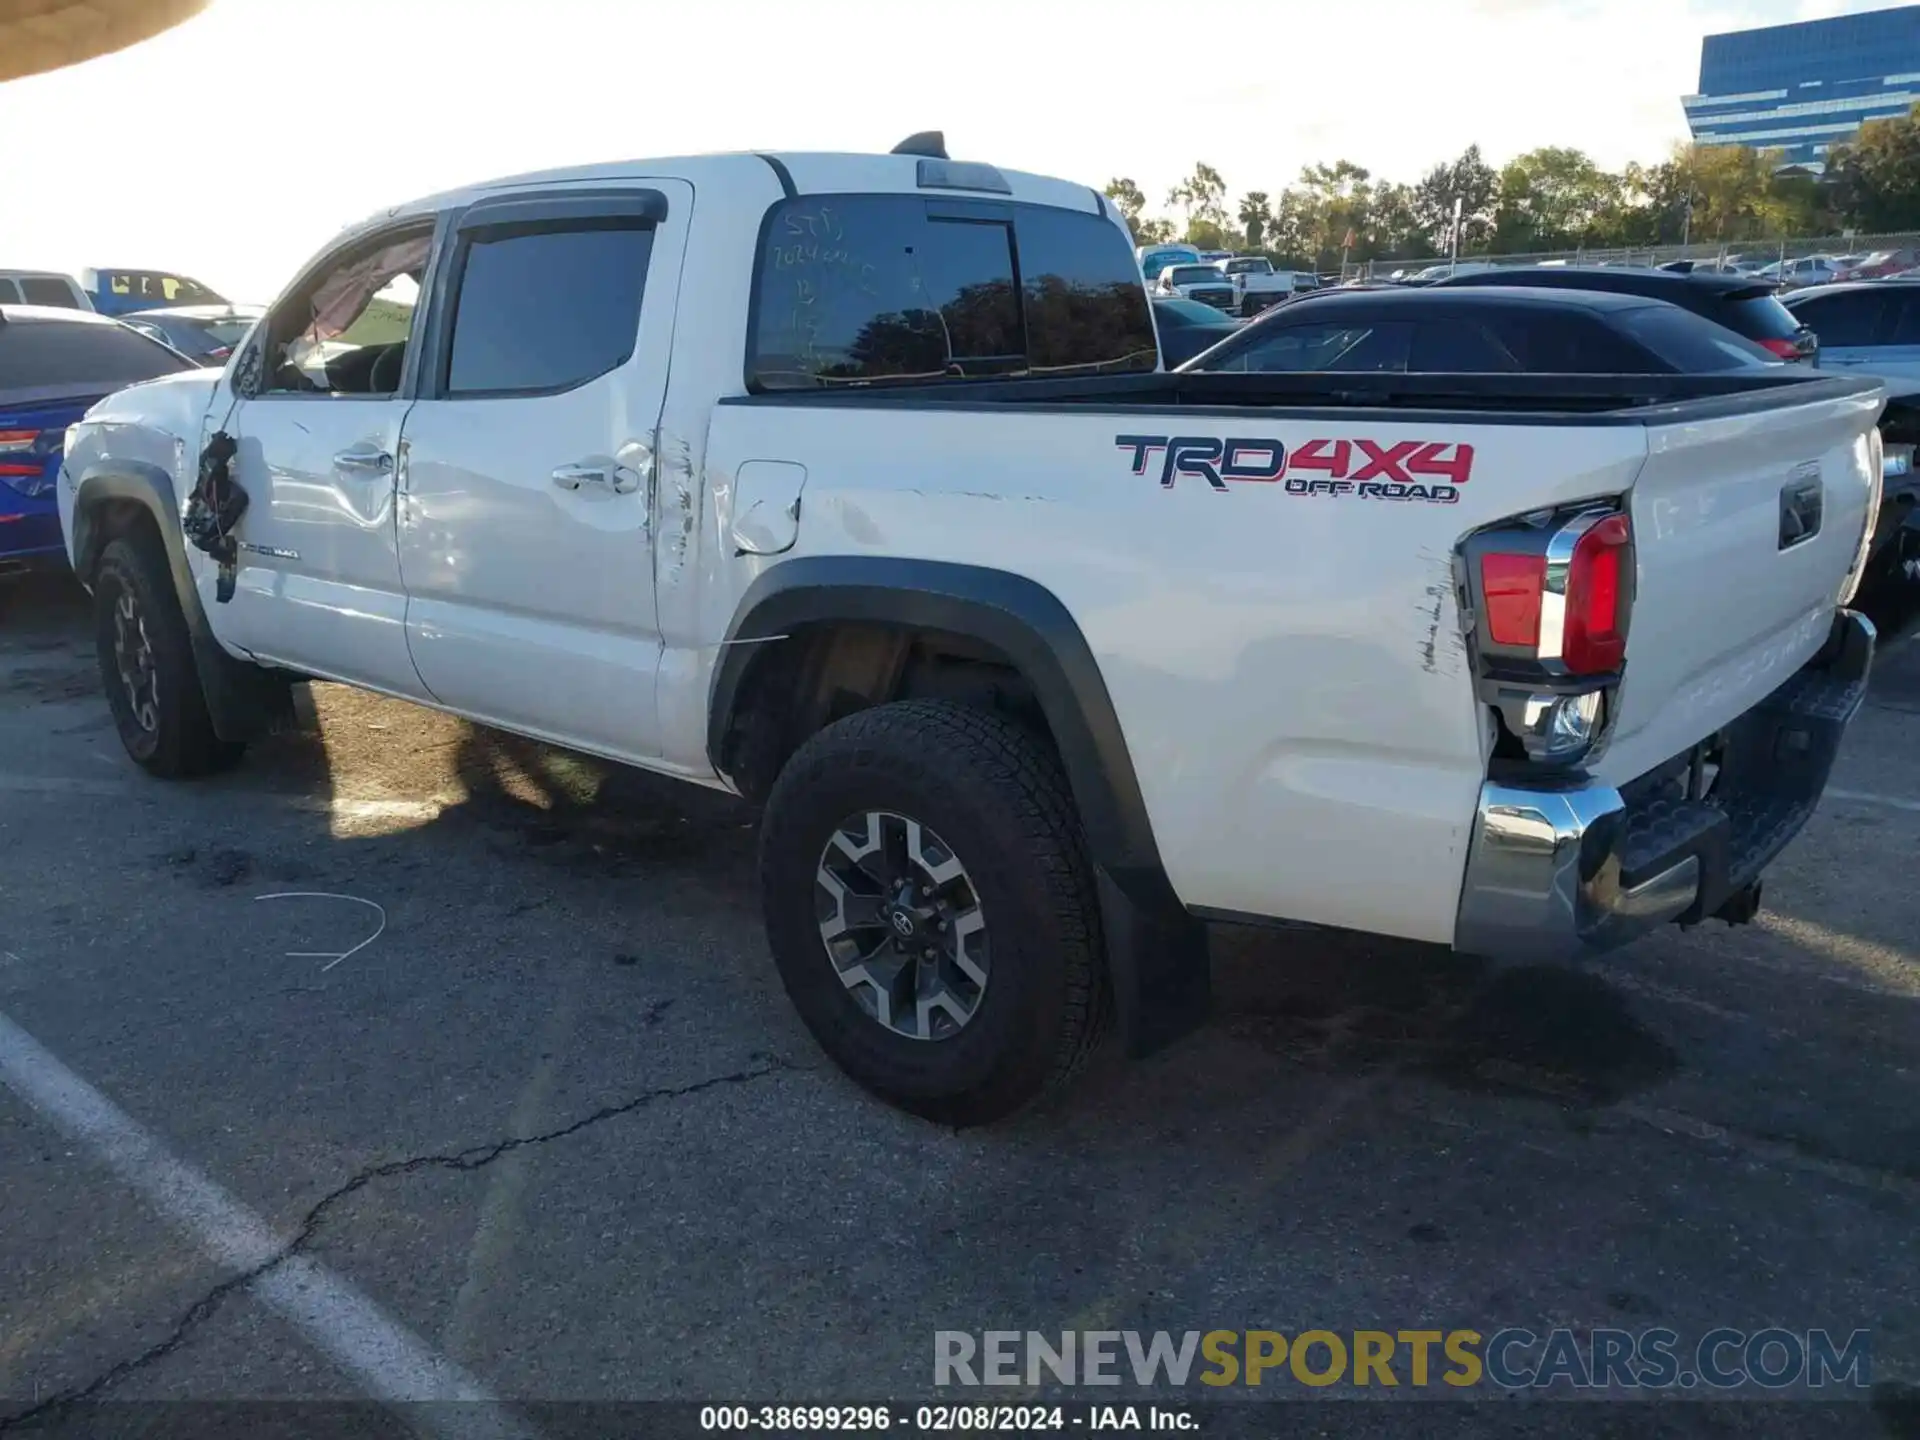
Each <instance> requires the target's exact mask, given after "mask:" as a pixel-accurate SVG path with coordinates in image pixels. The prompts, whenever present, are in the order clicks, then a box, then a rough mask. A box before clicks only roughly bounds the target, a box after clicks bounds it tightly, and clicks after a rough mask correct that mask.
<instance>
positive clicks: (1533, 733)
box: [1461, 506, 1633, 765]
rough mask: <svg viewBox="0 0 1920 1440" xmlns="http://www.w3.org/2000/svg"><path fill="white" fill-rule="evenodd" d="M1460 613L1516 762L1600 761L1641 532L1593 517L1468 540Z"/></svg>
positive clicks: (1603, 514) (1589, 513) (1546, 521)
mask: <svg viewBox="0 0 1920 1440" xmlns="http://www.w3.org/2000/svg"><path fill="white" fill-rule="evenodd" d="M1461 558H1462V561H1463V562H1464V563H1463V570H1464V572H1465V573H1464V576H1463V578H1464V580H1465V586H1464V590H1463V595H1462V602H1461V603H1462V611H1463V615H1464V616H1465V618H1467V619H1468V621H1469V628H1470V633H1471V637H1472V640H1473V649H1474V656H1475V662H1476V665H1477V667H1478V671H1479V689H1480V694H1481V697H1482V699H1484V700H1485V701H1486V702H1487V703H1488V704H1489V705H1490V706H1492V707H1493V709H1494V710H1495V711H1496V713H1497V714H1498V715H1499V718H1500V725H1501V729H1502V730H1503V731H1504V732H1505V737H1506V738H1505V741H1504V743H1505V744H1507V745H1508V746H1510V747H1517V749H1518V752H1519V753H1518V755H1517V756H1516V757H1515V758H1525V759H1527V760H1529V761H1533V762H1536V763H1545V764H1552V765H1566V764H1572V763H1576V762H1578V761H1580V760H1582V759H1585V758H1588V757H1589V756H1591V755H1592V753H1593V752H1594V750H1595V747H1596V746H1597V744H1598V743H1599V741H1600V740H1601V738H1602V737H1603V736H1604V733H1605V730H1606V725H1607V719H1608V715H1607V697H1608V694H1609V693H1610V692H1611V691H1612V689H1613V688H1614V686H1615V684H1616V683H1617V682H1618V680H1619V676H1620V672H1621V670H1622V669H1623V668H1624V666H1625V664H1626V653H1627V621H1628V617H1629V614H1630V611H1631V608H1632V598H1633V522H1632V520H1631V519H1630V518H1629V517H1628V516H1627V515H1626V514H1625V513H1624V512H1622V511H1619V510H1615V509H1612V508H1601V507H1597V506H1591V507H1588V508H1586V509H1584V510H1581V511H1579V512H1577V513H1571V514H1565V513H1563V514H1550V513H1549V514H1540V515H1535V516H1530V517H1527V518H1526V519H1523V520H1515V521H1509V522H1505V523H1502V524H1500V525H1497V526H1495V527H1493V528H1491V529H1488V530H1482V531H1480V532H1478V533H1477V534H1475V535H1472V536H1470V537H1468V539H1467V541H1466V543H1465V545H1464V546H1463V547H1462V557H1461Z"/></svg>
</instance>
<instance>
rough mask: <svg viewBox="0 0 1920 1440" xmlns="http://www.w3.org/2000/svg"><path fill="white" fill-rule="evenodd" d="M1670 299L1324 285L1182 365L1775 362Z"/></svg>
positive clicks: (1757, 365) (1550, 369) (1487, 369)
mask: <svg viewBox="0 0 1920 1440" xmlns="http://www.w3.org/2000/svg"><path fill="white" fill-rule="evenodd" d="M1778 363H1779V362H1778V361H1777V360H1775V359H1774V357H1773V356H1772V355H1770V354H1769V353H1768V352H1767V351H1765V350H1762V349H1761V348H1760V347H1759V346H1758V345H1755V344H1753V343H1752V342H1750V341H1747V340H1743V339H1741V338H1740V337H1739V336H1738V335H1734V334H1731V333H1729V332H1728V331H1727V330H1725V329H1724V328H1722V327H1721V326H1718V325H1715V324H1713V323H1712V322H1710V321H1707V320H1702V319H1701V318H1700V317H1699V316H1697V315H1692V314H1689V313H1688V312H1687V311H1685V310H1682V309H1680V308H1679V307H1678V306H1677V305H1668V304H1665V303H1664V302H1662V301H1659V300H1648V299H1644V298H1643V297H1641V296H1638V295H1615V294H1610V293H1608V292H1606V291H1603V290H1578V289H1559V290H1554V289H1531V290H1530V289H1523V288H1520V287H1507V286H1487V287H1484V288H1482V287H1475V286H1465V285H1463V286H1458V287H1453V286H1437V285H1435V286H1425V287H1422V288H1419V289H1412V290H1409V289H1404V288H1392V289H1385V290H1373V291H1349V290H1329V291H1326V292H1324V293H1322V294H1320V295H1312V296H1302V297H1301V298H1300V299H1298V300H1296V301H1294V302H1293V303H1292V304H1291V305H1288V306H1287V307H1285V308H1284V309H1281V310H1275V311H1273V312H1271V313H1270V314H1268V315H1266V316H1264V317H1262V318H1261V319H1259V320H1256V321H1254V322H1253V323H1252V324H1250V325H1246V326H1243V327H1242V328H1241V331H1240V333H1239V334H1237V335H1235V336H1233V337H1231V338H1230V339H1228V340H1226V341H1224V342H1222V343H1221V344H1219V345H1216V346H1215V347H1214V348H1213V349H1211V350H1209V351H1207V352H1206V353H1205V354H1203V355H1200V356H1197V357H1196V358H1195V359H1194V360H1192V361H1191V362H1189V363H1188V364H1186V365H1183V366H1181V367H1180V368H1181V369H1182V370H1192V371H1203V372H1211V371H1248V372H1258V373H1271V372H1276V371H1326V370H1332V371H1343V372H1359V373H1374V374H1397V373H1401V372H1406V373H1411V374H1421V375H1429V374H1431V375H1524V374H1548V375H1696V374H1707V373H1718V372H1721V371H1728V370H1756V369H1764V368H1766V367H1767V366H1769V365H1774V364H1778Z"/></svg>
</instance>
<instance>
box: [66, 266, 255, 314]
mask: <svg viewBox="0 0 1920 1440" xmlns="http://www.w3.org/2000/svg"><path fill="white" fill-rule="evenodd" d="M80 288H81V289H82V290H85V291H86V292H87V298H88V299H90V300H92V301H93V308H94V309H95V310H97V311H99V312H100V313H101V314H102V315H130V314H132V313H133V312H134V311H136V310H158V309H160V308H162V307H163V306H164V307H172V306H175V305H224V304H226V303H227V297H226V296H224V295H216V294H215V293H214V292H213V291H212V290H209V289H208V288H207V287H206V286H205V285H202V284H201V283H200V282H199V281H198V280H194V279H192V278H190V277H188V276H186V275H175V274H172V273H171V272H169V271H166V270H82V271H81V272H80Z"/></svg>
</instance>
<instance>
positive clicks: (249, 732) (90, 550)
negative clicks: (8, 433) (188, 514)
mask: <svg viewBox="0 0 1920 1440" xmlns="http://www.w3.org/2000/svg"><path fill="white" fill-rule="evenodd" d="M73 488H74V496H73V522H72V523H73V536H72V538H71V540H70V542H69V545H68V551H69V554H70V555H71V556H72V559H73V565H74V573H75V574H76V575H77V576H78V577H79V579H80V583H81V584H83V585H85V586H86V587H87V588H88V589H89V590H91V589H92V588H93V575H92V572H93V567H94V563H95V562H96V561H97V560H98V559H99V552H100V551H101V550H103V549H104V548H105V544H106V542H105V540H104V539H103V538H102V537H100V536H98V535H97V534H96V533H95V524H96V520H97V517H98V515H99V512H100V509H101V507H102V506H104V505H107V504H109V503H111V502H113V501H121V500H124V501H131V502H132V503H134V504H136V505H138V506H140V507H141V508H142V509H143V510H145V511H146V512H147V513H148V515H149V516H151V517H152V519H153V523H154V528H155V529H156V530H157V531H158V532H159V534H160V544H161V548H162V549H164V550H165V551H166V556H167V573H168V574H169V575H171V576H172V577H173V592H174V598H175V599H176V600H177V601H178V602H179V604H180V613H181V614H182V615H183V616H185V617H186V622H187V637H188V639H189V640H190V641H191V642H192V644H193V661H194V669H195V670H196V671H197V672H198V674H199V677H200V690H201V693H202V694H203V695H204V696H205V697H206V701H207V714H208V716H209V718H211V719H212V721H213V729H214V733H215V734H217V735H219V737H220V738H221V739H222V740H251V739H253V738H255V737H256V736H258V735H262V734H264V733H266V732H267V731H268V730H270V729H272V728H273V726H274V725H275V723H277V722H278V721H279V720H280V719H281V718H282V716H283V713H284V712H285V711H286V710H287V708H288V704H289V699H288V696H287V694H286V689H287V687H286V686H285V684H284V683H277V682H276V680H275V677H274V676H272V675H271V674H270V673H269V672H267V671H266V670H264V669H262V668H261V667H260V666H258V665H254V664H251V663H249V662H247V661H244V660H239V659H236V658H234V657H233V656H232V655H230V654H228V653H227V651H226V649H225V647H223V646H222V645H221V644H220V642H219V640H218V639H216V638H215V637H214V633H213V625H212V623H211V622H210V621H209V620H208V619H207V611H206V607H205V606H204V605H202V604H201V603H200V592H199V590H198V589H197V588H195V586H194V583H193V571H192V570H191V569H190V568H189V567H188V565H187V546H186V536H185V535H184V534H183V533H182V532H181V529H180V505H179V497H178V496H177V495H176V494H175V493H174V489H173V477H172V476H170V475H168V474H167V472H166V471H164V470H162V469H161V468H160V467H159V466H157V465H153V464H149V463H147V462H145V461H141V460H135V459H130V458H121V459H119V460H116V461H115V462H113V464H112V465H108V464H106V463H104V462H102V463H97V464H94V465H91V466H89V467H88V468H87V469H86V470H85V471H84V472H83V473H82V474H81V475H80V478H79V479H78V480H77V481H76V482H75V483H74V487H73Z"/></svg>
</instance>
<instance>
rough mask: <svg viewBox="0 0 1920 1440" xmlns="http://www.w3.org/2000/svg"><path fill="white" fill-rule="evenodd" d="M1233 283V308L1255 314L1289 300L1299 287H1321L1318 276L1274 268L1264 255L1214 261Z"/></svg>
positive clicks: (1302, 288)
mask: <svg viewBox="0 0 1920 1440" xmlns="http://www.w3.org/2000/svg"><path fill="white" fill-rule="evenodd" d="M1214 265H1215V266H1216V268H1218V270H1219V271H1220V273H1221V274H1222V275H1224V276H1226V277H1227V283H1228V284H1230V285H1232V286H1233V299H1234V311H1235V313H1236V314H1239V315H1258V314H1259V313H1260V312H1261V311H1262V310H1265V309H1266V308H1267V307H1268V306H1270V305H1278V304H1279V303H1280V302H1281V301H1282V300H1290V299H1292V298H1293V296H1294V295H1295V293H1297V292H1298V291H1301V290H1317V289H1319V288H1320V277H1319V276H1317V275H1309V274H1307V273H1306V272H1304V271H1300V270H1275V269H1274V268H1273V262H1272V261H1271V260H1269V259H1267V257H1266V256H1264V255H1229V256H1228V257H1227V258H1226V259H1224V260H1216V261H1214Z"/></svg>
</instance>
